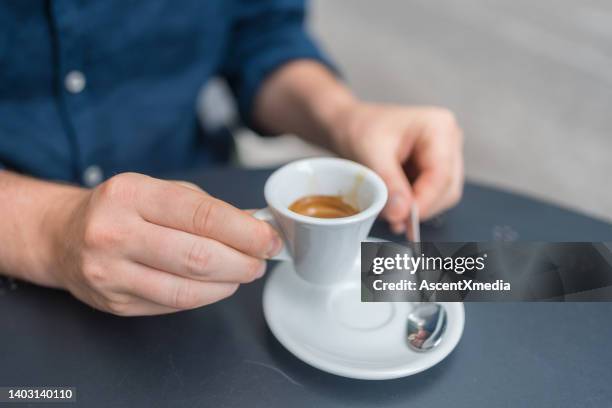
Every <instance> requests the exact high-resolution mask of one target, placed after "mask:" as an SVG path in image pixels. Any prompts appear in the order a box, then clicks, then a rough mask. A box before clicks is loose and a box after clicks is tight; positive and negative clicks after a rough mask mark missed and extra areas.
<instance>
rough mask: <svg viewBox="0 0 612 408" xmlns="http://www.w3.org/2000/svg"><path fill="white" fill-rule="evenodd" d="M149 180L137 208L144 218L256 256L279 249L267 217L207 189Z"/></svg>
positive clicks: (269, 254)
mask: <svg viewBox="0 0 612 408" xmlns="http://www.w3.org/2000/svg"><path fill="white" fill-rule="evenodd" d="M150 180H151V181H150V182H149V183H146V185H145V187H144V189H145V190H144V200H140V201H139V208H138V211H139V213H140V214H141V216H142V217H143V218H144V219H145V220H147V221H149V222H151V223H153V224H157V225H162V226H165V227H168V228H172V229H178V230H181V231H185V232H189V233H192V234H195V235H199V236H202V237H208V238H212V239H214V240H216V241H220V242H222V243H224V244H226V245H228V246H231V247H233V248H235V249H237V250H238V251H241V252H244V253H246V254H248V255H251V256H255V257H260V258H263V257H271V256H273V255H276V254H277V253H278V252H279V251H280V249H281V247H282V241H281V239H280V237H279V236H278V233H277V232H276V231H274V229H273V228H272V227H270V226H269V225H268V224H267V223H265V222H264V221H260V220H258V219H256V218H254V217H253V216H251V215H249V214H247V213H246V212H244V211H242V210H239V209H238V208H236V207H233V206H231V205H230V204H228V203H225V202H223V201H221V200H218V199H216V198H214V197H211V196H209V195H207V194H205V193H202V192H198V191H194V190H192V189H190V188H186V187H183V186H180V185H177V184H176V183H168V182H164V181H162V180H157V179H150Z"/></svg>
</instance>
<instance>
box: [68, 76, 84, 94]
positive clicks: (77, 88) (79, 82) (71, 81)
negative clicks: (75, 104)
mask: <svg viewBox="0 0 612 408" xmlns="http://www.w3.org/2000/svg"><path fill="white" fill-rule="evenodd" d="M85 82H86V81H85V75H83V73H82V72H81V71H70V72H69V73H68V74H67V75H66V78H64V86H65V87H66V90H67V91H68V92H70V93H73V94H78V93H80V92H81V91H83V89H85Z"/></svg>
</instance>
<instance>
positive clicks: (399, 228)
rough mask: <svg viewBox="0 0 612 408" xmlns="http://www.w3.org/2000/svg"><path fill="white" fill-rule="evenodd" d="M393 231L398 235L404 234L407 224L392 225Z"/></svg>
mask: <svg viewBox="0 0 612 408" xmlns="http://www.w3.org/2000/svg"><path fill="white" fill-rule="evenodd" d="M391 232H393V233H394V234H396V235H399V234H403V233H404V232H406V225H405V224H393V225H391Z"/></svg>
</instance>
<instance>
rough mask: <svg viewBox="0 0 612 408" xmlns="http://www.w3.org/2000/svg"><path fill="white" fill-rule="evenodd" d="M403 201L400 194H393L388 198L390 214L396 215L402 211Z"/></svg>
mask: <svg viewBox="0 0 612 408" xmlns="http://www.w3.org/2000/svg"><path fill="white" fill-rule="evenodd" d="M404 203H405V200H404V197H402V195H401V194H400V193H394V194H392V195H391V197H389V202H388V203H387V206H388V209H389V211H390V212H392V213H397V212H398V211H401V210H402V207H403V206H404Z"/></svg>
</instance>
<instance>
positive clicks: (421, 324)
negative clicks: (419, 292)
mask: <svg viewBox="0 0 612 408" xmlns="http://www.w3.org/2000/svg"><path fill="white" fill-rule="evenodd" d="M445 331H446V309H444V307H442V306H441V305H439V304H437V303H418V304H417V305H416V306H415V307H414V310H413V311H412V312H410V314H409V315H408V324H407V326H406V339H407V341H408V346H409V347H410V348H411V349H412V350H414V351H428V350H431V349H433V348H434V347H436V346H438V344H440V341H441V340H442V336H443V335H444V332H445Z"/></svg>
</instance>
